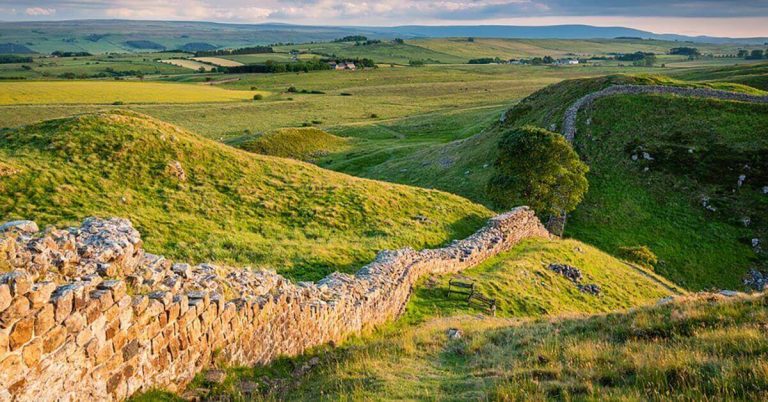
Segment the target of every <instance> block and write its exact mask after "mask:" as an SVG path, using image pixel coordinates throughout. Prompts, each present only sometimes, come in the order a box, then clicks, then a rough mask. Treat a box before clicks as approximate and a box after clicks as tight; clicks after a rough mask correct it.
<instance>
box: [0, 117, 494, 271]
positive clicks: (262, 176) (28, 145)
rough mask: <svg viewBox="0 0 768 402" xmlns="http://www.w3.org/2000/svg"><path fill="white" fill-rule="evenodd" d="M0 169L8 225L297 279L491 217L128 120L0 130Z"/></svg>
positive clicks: (349, 267)
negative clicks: (137, 245) (123, 225)
mask: <svg viewBox="0 0 768 402" xmlns="http://www.w3.org/2000/svg"><path fill="white" fill-rule="evenodd" d="M0 160H2V161H3V163H4V164H5V165H8V166H12V167H14V170H15V171H17V172H16V173H15V174H11V175H6V176H2V177H0V216H1V217H2V218H3V219H4V220H12V219H21V218H24V219H33V220H36V221H37V222H38V223H40V224H42V225H47V224H56V225H59V226H61V225H66V224H76V223H79V221H80V220H81V219H82V218H84V217H87V216H90V215H100V216H121V217H127V218H130V219H131V220H132V221H133V223H134V225H136V226H137V227H138V229H139V230H140V231H141V232H142V234H143V235H144V239H145V242H146V247H147V249H148V250H150V251H152V252H156V253H162V254H164V255H166V256H170V257H173V258H178V259H182V260H188V261H220V262H231V263H237V264H253V265H269V266H272V267H274V268H275V269H277V270H279V271H285V272H286V273H288V274H290V275H292V276H294V277H296V278H299V277H300V278H310V279H317V278H319V277H321V276H323V275H325V274H326V273H327V272H328V271H331V270H336V269H338V270H343V271H354V270H356V269H357V268H358V267H359V266H360V265H362V264H364V263H366V262H368V261H370V260H371V259H372V258H373V256H374V254H375V253H376V252H377V251H378V250H381V249H387V248H397V247H402V246H406V245H409V246H413V247H425V246H430V247H431V246H436V245H439V244H441V243H444V242H447V241H449V240H451V239H455V238H463V237H465V236H466V235H468V234H470V233H472V232H473V231H474V230H476V229H477V228H479V227H480V226H481V225H482V224H483V223H484V222H485V219H486V218H488V217H489V216H490V215H491V212H490V211H489V210H488V209H486V208H484V207H482V206H479V205H477V204H473V203H471V202H469V201H467V200H465V199H462V198H460V197H457V196H453V195H450V194H446V193H442V192H439V191H431V190H424V189H418V188H412V187H406V186H402V185H394V184H388V183H382V182H376V181H371V180H364V179H357V178H353V177H350V176H347V175H343V174H339V173H334V172H331V171H327V170H324V169H320V168H318V167H316V166H313V165H309V164H306V163H303V162H298V161H292V160H289V159H282V158H273V157H268V156H262V155H255V154H251V153H248V152H245V151H240V150H237V149H234V148H232V147H229V146H226V145H223V144H220V143H217V142H214V141H211V140H207V139H205V138H202V137H200V136H198V135H195V134H192V133H189V132H186V131H184V130H182V129H179V128H178V127H175V126H172V125H169V124H166V123H163V122H160V121H158V120H154V119H151V118H148V117H146V116H143V115H139V114H135V113H127V112H112V113H99V114H92V115H83V116H79V117H73V118H67V119H61V120H52V121H47V122H44V123H40V124H35V125H31V126H26V127H23V128H19V129H10V130H8V129H6V130H2V131H0ZM421 217H426V218H427V219H426V220H424V219H422V218H421Z"/></svg>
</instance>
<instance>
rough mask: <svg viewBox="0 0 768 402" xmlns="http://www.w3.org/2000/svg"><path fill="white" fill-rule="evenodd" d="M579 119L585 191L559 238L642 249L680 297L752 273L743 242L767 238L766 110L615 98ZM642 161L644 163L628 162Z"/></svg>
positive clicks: (694, 101)
mask: <svg viewBox="0 0 768 402" xmlns="http://www.w3.org/2000/svg"><path fill="white" fill-rule="evenodd" d="M580 117H581V122H582V124H581V126H580V129H579V135H577V139H576V143H577V146H578V150H579V152H580V154H581V155H583V157H584V158H586V160H587V162H588V163H589V164H590V166H591V167H592V170H591V174H590V175H589V180H590V190H589V192H588V194H587V196H586V199H585V200H584V202H583V203H582V205H581V206H580V207H579V208H578V209H577V211H576V212H575V213H574V214H573V217H572V219H571V221H570V223H569V226H568V228H567V233H568V234H569V235H571V236H575V237H577V238H579V239H581V240H584V241H587V242H590V243H592V244H596V245H598V246H600V247H601V248H603V249H605V250H609V251H611V252H616V251H618V249H619V247H621V246H634V245H637V244H644V245H648V246H650V247H651V249H652V250H653V251H654V252H655V253H657V254H658V255H659V256H660V258H662V259H663V260H664V261H665V263H664V264H662V265H660V266H659V267H658V271H659V272H661V273H663V274H664V275H665V276H667V277H668V278H670V279H673V280H674V281H675V282H677V283H679V284H682V285H684V286H688V287H690V288H694V289H702V288H707V287H738V286H739V285H740V280H741V278H742V277H743V275H744V274H745V273H746V270H747V269H748V268H749V267H750V266H752V265H753V264H759V263H758V262H756V261H754V260H755V259H756V257H757V256H756V255H755V253H753V252H752V251H751V250H750V246H749V245H750V241H751V239H752V238H761V237H764V236H765V235H766V233H767V232H768V221H766V217H767V216H768V197H766V196H765V195H763V194H762V186H764V185H765V183H768V162H766V155H768V139H766V137H765V135H763V130H764V128H765V126H766V125H767V124H768V106H766V105H758V104H744V103H737V102H723V101H717V100H703V99H695V98H679V97H669V96H616V97H610V98H605V99H602V100H600V101H598V102H596V103H595V104H594V105H593V107H592V108H591V109H590V110H589V111H588V112H587V113H583V115H582V116H580ZM586 119H591V123H592V124H590V125H586V124H585V121H586ZM642 152H648V153H649V154H650V155H651V157H652V158H654V160H652V161H646V160H643V158H642V156H641V157H640V158H639V159H640V160H639V161H633V160H632V158H631V155H633V154H635V155H637V154H638V153H640V155H642ZM745 166H749V168H745ZM645 169H649V170H648V171H645ZM741 174H744V175H746V178H747V179H746V180H745V182H744V185H743V186H741V187H739V186H738V185H737V182H738V180H739V176H740V175H741ZM705 198H706V199H709V201H708V203H709V204H710V205H713V206H715V207H716V208H717V211H708V210H706V209H705V208H704V206H702V200H703V199H705ZM744 218H749V219H750V221H751V223H750V224H749V226H748V227H745V225H744V224H743V223H742V219H744Z"/></svg>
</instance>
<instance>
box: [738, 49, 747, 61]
mask: <svg viewBox="0 0 768 402" xmlns="http://www.w3.org/2000/svg"><path fill="white" fill-rule="evenodd" d="M736 56H737V57H739V58H741V59H745V58H747V56H749V51H747V50H746V49H739V53H738V54H737V55H736Z"/></svg>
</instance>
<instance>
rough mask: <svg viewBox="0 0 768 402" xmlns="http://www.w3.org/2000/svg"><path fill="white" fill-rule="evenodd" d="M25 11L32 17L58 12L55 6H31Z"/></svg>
mask: <svg viewBox="0 0 768 402" xmlns="http://www.w3.org/2000/svg"><path fill="white" fill-rule="evenodd" d="M25 13H26V14H27V15H29V16H32V17H39V16H46V17H50V16H52V15H54V14H56V9H55V8H43V7H29V8H27V9H26V11H25Z"/></svg>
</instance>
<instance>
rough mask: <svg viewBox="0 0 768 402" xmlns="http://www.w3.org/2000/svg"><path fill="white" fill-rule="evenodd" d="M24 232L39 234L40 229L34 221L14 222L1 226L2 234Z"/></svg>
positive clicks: (0, 231)
mask: <svg viewBox="0 0 768 402" xmlns="http://www.w3.org/2000/svg"><path fill="white" fill-rule="evenodd" d="M10 231H15V232H22V233H37V232H39V231H40V229H39V228H38V227H37V224H36V223H35V222H32V221H12V222H8V223H4V224H2V225H0V233H3V232H10Z"/></svg>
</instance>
